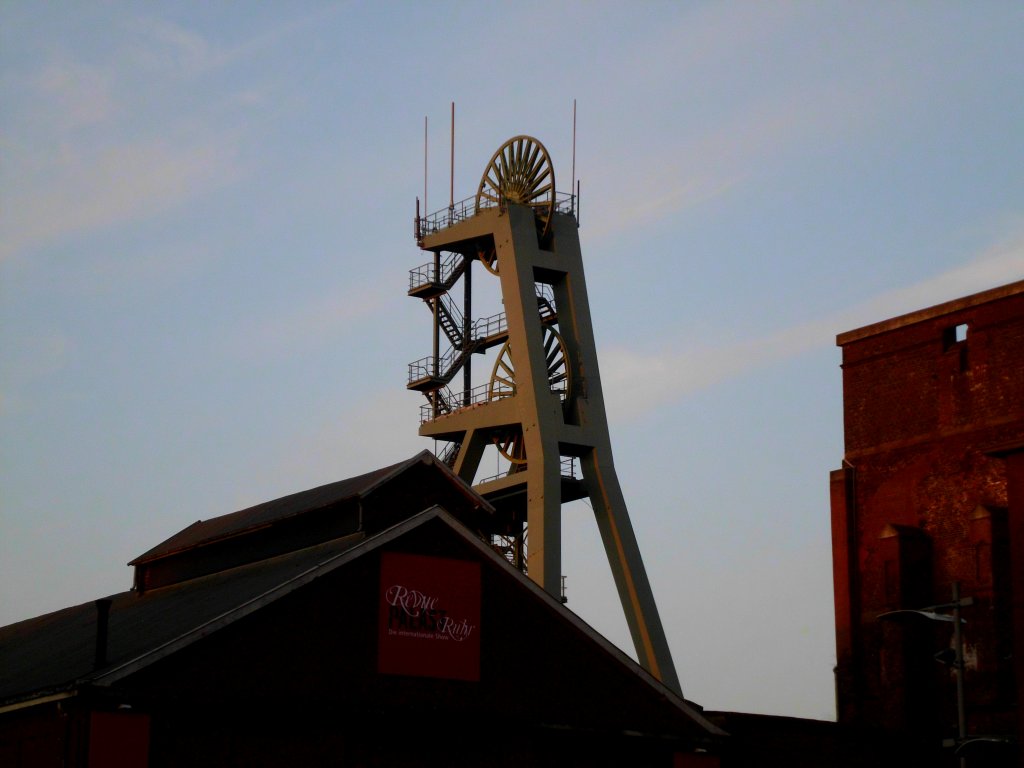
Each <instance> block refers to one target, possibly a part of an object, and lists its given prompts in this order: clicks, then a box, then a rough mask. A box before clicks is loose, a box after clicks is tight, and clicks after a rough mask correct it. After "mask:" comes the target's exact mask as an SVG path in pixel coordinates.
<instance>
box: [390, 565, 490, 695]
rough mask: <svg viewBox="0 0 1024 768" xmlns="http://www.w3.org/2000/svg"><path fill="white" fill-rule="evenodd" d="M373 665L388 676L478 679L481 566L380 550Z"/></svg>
mask: <svg viewBox="0 0 1024 768" xmlns="http://www.w3.org/2000/svg"><path fill="white" fill-rule="evenodd" d="M379 623H380V635H379V637H380V642H379V644H378V645H379V648H378V662H377V668H378V670H379V671H380V672H382V673H384V674H390V675H416V676H420V677H443V678H449V679H453V680H472V681H478V680H479V679H480V564H479V563H474V562H469V561H465V560H449V559H447V558H443V557H428V556H426V555H409V554H403V553H399V552H384V553H382V554H381V566H380V622H379Z"/></svg>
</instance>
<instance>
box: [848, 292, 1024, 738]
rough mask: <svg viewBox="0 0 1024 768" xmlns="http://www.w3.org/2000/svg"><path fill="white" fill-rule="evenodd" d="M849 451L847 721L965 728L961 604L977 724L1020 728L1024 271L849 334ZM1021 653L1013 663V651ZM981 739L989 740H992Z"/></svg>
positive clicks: (996, 729)
mask: <svg viewBox="0 0 1024 768" xmlns="http://www.w3.org/2000/svg"><path fill="white" fill-rule="evenodd" d="M836 343H837V345H838V346H839V347H841V348H842V355H843V358H842V359H843V363H842V368H843V403H844V405H843V411H844V429H845V454H844V457H843V461H842V467H841V468H840V469H837V470H835V471H833V472H832V473H831V507H832V541H833V544H832V547H833V570H834V580H835V605H836V641H837V660H838V665H837V669H836V675H837V677H836V686H837V690H836V693H837V706H838V717H839V721H840V722H841V723H849V724H857V725H868V726H881V727H885V728H889V729H893V730H900V731H904V732H906V733H909V734H911V735H913V736H916V737H918V738H920V739H922V743H924V744H937V743H939V742H940V741H941V739H942V738H949V737H954V736H955V735H956V725H957V706H956V692H955V675H954V674H953V671H952V667H950V666H944V665H943V664H941V663H937V660H936V658H933V654H935V653H936V652H939V651H942V650H943V649H946V653H947V659H948V654H949V650H948V649H950V648H951V644H952V637H953V633H952V630H951V627H952V624H951V623H946V622H937V621H928V620H925V619H919V620H915V617H914V616H911V615H908V620H907V621H899V622H895V621H879V620H878V616H879V615H880V614H882V613H885V612H887V611H893V610H896V609H917V608H923V607H926V606H932V605H936V604H942V603H947V602H949V601H950V599H951V594H952V591H951V590H952V585H953V583H954V582H959V584H960V588H961V594H962V595H963V596H965V597H972V598H973V599H974V604H973V605H971V606H969V607H966V608H964V609H963V617H964V619H965V621H966V623H965V624H963V625H962V626H963V632H964V642H965V650H964V662H965V666H966V672H965V676H964V681H965V692H966V693H965V696H966V713H967V733H968V734H993V735H1008V734H1018V735H1019V734H1021V733H1022V732H1024V728H1022V727H1021V716H1022V715H1021V708H1020V707H1019V702H1020V697H1021V691H1022V690H1024V683H1022V681H1024V605H1022V601H1024V281H1021V282H1017V283H1013V284H1010V285H1006V286H1003V287H1000V288H995V289H992V290H989V291H985V292H983V293H978V294H975V295H972V296H967V297H965V298H962V299H958V300H956V301H951V302H948V303H945V304H941V305H938V306H935V307H931V308H929V309H924V310H920V311H917V312H913V313H910V314H907V315H903V316H900V317H896V318H893V319H890V320H886V321H883V322H880V323H876V324H874V325H869V326H866V327H864V328H860V329H857V330H853V331H849V332H847V333H843V334H840V335H839V336H838V337H837V340H836ZM1015 659H1016V664H1015V663H1014V661H1015ZM981 748H982V747H980V746H979V747H978V749H981Z"/></svg>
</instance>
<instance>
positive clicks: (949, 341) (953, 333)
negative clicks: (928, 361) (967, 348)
mask: <svg viewBox="0 0 1024 768" xmlns="http://www.w3.org/2000/svg"><path fill="white" fill-rule="evenodd" d="M965 341H967V323H960V324H959V325H954V326H951V327H949V328H947V329H946V330H945V331H943V332H942V346H943V348H945V349H947V350H949V349H952V348H953V347H955V346H956V345H957V344H963V343H964V342H965Z"/></svg>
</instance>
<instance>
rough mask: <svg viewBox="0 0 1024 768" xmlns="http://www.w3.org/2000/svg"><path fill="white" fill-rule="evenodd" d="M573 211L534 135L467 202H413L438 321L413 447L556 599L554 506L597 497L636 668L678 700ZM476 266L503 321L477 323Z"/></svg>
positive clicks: (423, 371) (420, 279) (416, 377)
mask: <svg viewBox="0 0 1024 768" xmlns="http://www.w3.org/2000/svg"><path fill="white" fill-rule="evenodd" d="M576 202H577V201H576V196H575V195H571V194H569V195H567V194H562V193H558V192H556V189H555V173H554V168H553V167H552V164H551V160H550V158H549V156H548V153H547V150H546V149H545V148H544V146H543V145H542V144H541V143H540V142H539V141H537V140H536V139H534V138H532V137H529V136H516V137H514V138H512V139H509V140H508V141H507V142H505V144H503V145H502V146H501V147H500V148H499V149H498V151H497V152H495V153H494V156H493V157H492V158H491V160H490V162H489V163H488V164H487V168H486V170H485V171H484V174H483V177H482V178H481V180H480V185H479V187H478V189H477V193H476V195H475V196H474V197H471V198H468V199H467V200H463V201H461V202H459V203H453V204H452V205H450V206H449V207H447V208H445V209H443V210H441V211H438V212H436V213H433V214H427V215H422V216H421V215H420V211H419V210H418V207H419V205H418V202H417V212H416V240H417V243H418V244H419V246H420V248H421V249H423V250H424V251H426V252H428V253H430V254H432V256H433V259H432V260H431V261H430V262H428V263H426V264H424V265H423V266H421V267H418V268H416V269H413V270H411V271H410V281H409V295H410V296H412V297H415V298H418V299H422V300H423V301H424V302H425V303H426V305H427V306H428V307H429V309H430V311H431V315H432V318H433V327H432V331H433V351H432V354H430V355H429V356H427V357H424V358H422V359H420V360H417V361H416V362H413V363H410V365H409V381H408V388H409V389H412V390H417V391H420V392H422V393H423V394H424V395H425V396H426V400H427V402H426V403H425V404H424V405H423V406H422V407H421V413H420V428H419V434H420V435H422V436H425V437H431V438H434V439H435V440H436V441H441V442H442V443H444V444H445V445H444V447H443V448H442V449H441V450H439V451H438V453H439V456H440V457H441V459H442V460H443V461H445V463H447V464H448V466H450V467H451V468H452V470H453V471H454V472H455V473H456V474H457V475H458V476H459V477H461V478H462V479H463V480H465V481H466V482H467V483H469V484H471V485H473V487H474V489H475V490H476V491H477V492H478V493H480V494H481V495H482V496H484V497H485V498H486V499H487V500H488V501H489V502H491V504H492V505H493V506H494V507H495V509H496V510H497V515H496V517H495V521H494V528H493V530H490V531H486V532H485V533H486V534H487V535H489V536H490V537H491V540H492V543H493V544H494V546H495V548H496V549H498V550H499V551H500V552H502V553H503V554H504V555H505V556H506V557H508V559H509V560H510V561H511V562H512V563H513V564H514V565H515V566H517V567H518V568H520V569H521V570H523V571H524V572H525V573H526V574H527V575H528V576H529V577H530V578H531V579H532V580H533V581H535V582H536V583H537V584H539V585H540V586H541V587H542V588H543V589H545V590H546V591H547V592H549V593H550V594H552V595H554V596H556V597H559V596H560V594H561V591H562V590H561V587H562V579H561V548H562V541H561V538H562V531H561V528H562V525H561V520H562V518H561V507H562V505H563V504H566V503H568V502H571V501H575V500H578V499H582V498H589V500H590V502H591V506H592V508H593V510H594V514H595V516H596V518H597V523H598V527H599V529H600V532H601V537H602V540H603V543H604V548H605V551H606V554H607V556H608V561H609V563H610V565H611V569H612V574H613V577H614V580H615V585H616V588H617V590H618V594H619V598H620V600H621V602H622V606H623V609H624V611H625V615H626V621H627V624H628V626H629V629H630V633H631V635H632V639H633V643H634V645H635V647H636V652H637V657H638V660H639V661H640V663H641V665H642V666H644V668H646V669H647V670H648V671H650V672H651V673H652V674H653V675H654V676H655V677H657V678H658V679H660V680H661V681H662V682H663V683H665V684H666V685H667V686H669V687H670V688H672V689H674V690H675V691H676V692H678V693H681V688H680V685H679V680H678V678H677V676H676V671H675V667H674V665H673V663H672V657H671V653H670V651H669V647H668V642H667V640H666V638H665V632H664V629H663V628H662V625H661V620H660V618H659V616H658V611H657V607H656V606H655V602H654V596H653V593H652V591H651V587H650V583H649V582H648V578H647V573H646V571H645V569H644V565H643V561H642V559H641V557H640V550H639V548H638V546H637V542H636V537H635V535H634V533H633V526H632V524H631V523H630V519H629V513H628V512H627V509H626V504H625V500H624V499H623V495H622V490H621V489H620V487H619V481H618V477H617V476H616V473H615V466H614V464H613V461H612V450H611V441H610V438H609V432H608V421H607V417H606V415H605V407H604V397H603V395H602V390H601V377H600V374H599V372H598V366H597V350H596V347H595V344H594V336H593V331H592V325H591V319H590V308H589V305H588V301H587V288H586V281H585V279H584V274H583V260H582V255H581V251H580V242H579V233H578V223H577V218H576V212H577V207H576ZM474 264H477V265H479V267H481V268H482V270H483V273H484V274H483V277H484V279H486V280H491V281H493V280H497V281H498V284H499V287H500V296H501V301H502V304H503V305H504V311H502V312H499V313H496V314H492V315H490V316H485V317H479V318H477V319H472V318H473V314H472V313H473V299H474V295H473V294H474V290H473V289H474V286H473V279H472V278H473V272H474V269H473V267H474ZM484 287H486V286H484ZM491 290H492V292H493V288H492V289H491ZM481 356H482V357H484V358H485V363H486V364H485V365H483V366H477V373H478V375H480V378H479V380H478V379H477V378H474V372H473V362H474V358H478V357H481ZM481 368H482V369H483V370H482V372H481V370H480V369H481ZM481 374H482V375H481ZM489 454H490V455H493V457H494V464H493V466H494V469H495V470H497V474H494V473H493V472H491V473H490V474H489V476H484V475H487V474H488V471H485V470H484V469H483V467H485V466H486V467H490V466H491V462H490V460H489V458H486V457H488V455H489ZM527 534H528V535H527Z"/></svg>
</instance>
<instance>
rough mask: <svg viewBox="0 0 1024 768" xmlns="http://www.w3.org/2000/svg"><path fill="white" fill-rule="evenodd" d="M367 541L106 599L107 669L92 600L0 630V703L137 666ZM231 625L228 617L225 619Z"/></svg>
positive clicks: (340, 542)
mask: <svg viewBox="0 0 1024 768" xmlns="http://www.w3.org/2000/svg"><path fill="white" fill-rule="evenodd" d="M363 541H365V537H364V536H362V535H361V534H357V535H355V536H351V537H348V538H346V539H336V540H334V541H331V542H327V543H326V544H319V545H317V546H314V547H309V548H307V549H302V550H298V551H295V552H289V553H288V554H285V555H280V556H278V557H274V558H270V559H268V560H263V561H260V562H257V563H252V564H249V565H244V566H240V567H238V568H232V569H230V570H226V571H220V572H218V573H213V574H210V575H208V576H202V577H200V578H196V579H191V580H189V581H185V582H181V583H178V584H173V585H171V586H167V587H162V588H160V589H154V590H150V591H148V592H146V593H144V594H140V593H138V592H135V591H132V592H121V593H119V594H116V595H112V596H111V597H110V598H109V599H111V600H112V601H113V602H112V605H111V607H110V620H109V632H108V640H107V653H106V658H107V660H108V662H107V664H106V665H105V666H104V667H103V668H102V669H99V670H97V669H94V661H95V650H96V623H97V618H96V617H97V609H96V604H95V603H94V602H89V603H83V604H81V605H76V606H73V607H71V608H65V609H63V610H60V611H56V612H55V613H49V614H46V615H45V616H39V617H37V618H34V619H28V620H26V621H22V622H18V623H17V624H11V625H9V626H6V627H2V628H0V659H2V660H3V665H2V666H0V704H3V703H5V702H9V701H17V700H21V699H26V698H35V697H37V696H40V695H46V694H48V693H52V692H57V691H61V690H67V689H69V688H73V687H75V686H76V685H78V684H79V683H82V682H88V681H89V680H91V679H94V678H98V677H102V676H103V675H104V674H107V673H109V672H110V671H111V670H114V669H117V668H118V667H121V666H123V665H125V664H128V663H131V662H133V661H137V660H138V659H140V658H143V657H145V656H146V655H148V654H152V653H153V652H154V651H156V650H158V649H160V648H162V647H165V646H168V645H169V644H172V643H173V642H174V641H176V640H181V639H182V638H184V637H188V636H189V635H190V634H193V633H197V632H199V633H200V634H204V632H203V628H212V627H211V625H212V624H215V623H216V622H218V621H224V620H227V619H230V618H231V617H232V616H233V615H237V616H241V615H244V611H243V612H240V611H241V609H243V608H244V607H245V606H247V605H250V604H253V603H254V601H258V600H259V599H260V598H264V599H268V598H274V599H276V597H277V596H281V595H284V594H287V593H288V592H289V591H290V589H289V587H290V586H293V585H297V584H298V583H299V582H301V583H305V581H304V580H302V579H300V577H306V578H309V577H312V576H313V575H315V574H316V572H317V571H318V570H320V569H324V568H328V567H330V566H331V564H332V563H334V562H336V561H337V558H338V555H341V554H343V553H345V552H347V551H349V550H351V549H352V548H353V547H355V546H356V545H358V544H360V543H361V542H363ZM231 620H233V619H231Z"/></svg>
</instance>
